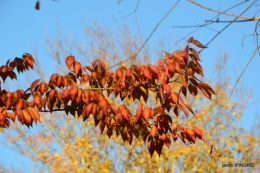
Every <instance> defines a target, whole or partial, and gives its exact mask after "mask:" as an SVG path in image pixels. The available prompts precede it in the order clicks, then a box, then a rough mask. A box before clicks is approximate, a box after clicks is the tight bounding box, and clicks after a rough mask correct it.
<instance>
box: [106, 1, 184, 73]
mask: <svg viewBox="0 0 260 173" xmlns="http://www.w3.org/2000/svg"><path fill="white" fill-rule="evenodd" d="M179 2H180V0H177V1H176V3H175V4H174V5H173V6H172V7H171V8H170V10H169V11H168V12H167V13H166V14H165V15H164V16H163V17H162V19H161V20H160V21H159V22H158V23H157V25H156V26H155V28H154V29H153V31H152V32H151V33H150V35H149V36H148V38H147V39H146V40H145V42H144V43H143V45H142V46H141V47H140V48H139V49H138V51H137V52H136V53H135V54H134V55H133V56H132V57H130V58H128V59H126V60H123V61H121V62H119V63H117V64H115V65H112V66H111V67H109V68H108V69H111V68H113V67H116V66H118V65H120V64H122V63H124V62H126V61H129V60H131V59H133V58H135V57H136V56H137V55H138V54H139V52H140V51H141V50H142V49H143V47H144V46H145V45H146V43H147V42H148V40H150V38H151V36H152V35H153V33H154V32H155V31H156V29H157V28H158V26H159V25H160V24H161V23H162V21H163V20H164V19H165V18H166V17H167V16H168V15H169V14H170V12H171V11H172V10H173V9H174V8H175V7H176V6H177V5H178V3H179ZM108 69H107V70H108Z"/></svg>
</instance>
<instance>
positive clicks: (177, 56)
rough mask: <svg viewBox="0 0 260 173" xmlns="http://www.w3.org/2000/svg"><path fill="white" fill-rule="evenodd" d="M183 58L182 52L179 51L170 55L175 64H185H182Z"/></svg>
mask: <svg viewBox="0 0 260 173" xmlns="http://www.w3.org/2000/svg"><path fill="white" fill-rule="evenodd" d="M183 56H184V54H183V51H181V50H177V51H175V52H173V53H172V57H173V58H174V60H175V62H177V63H179V64H183V65H184V64H185V62H184V59H183Z"/></svg>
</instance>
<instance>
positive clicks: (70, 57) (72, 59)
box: [66, 55, 75, 69]
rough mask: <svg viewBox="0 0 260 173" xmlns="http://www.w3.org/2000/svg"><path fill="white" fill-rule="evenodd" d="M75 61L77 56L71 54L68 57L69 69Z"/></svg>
mask: <svg viewBox="0 0 260 173" xmlns="http://www.w3.org/2000/svg"><path fill="white" fill-rule="evenodd" d="M74 62H75V57H74V56H73V55H70V56H68V57H67V58H66V65H67V67H68V69H70V68H71V66H72V64H73V63H74Z"/></svg>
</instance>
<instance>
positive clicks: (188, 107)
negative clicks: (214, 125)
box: [184, 104, 196, 117]
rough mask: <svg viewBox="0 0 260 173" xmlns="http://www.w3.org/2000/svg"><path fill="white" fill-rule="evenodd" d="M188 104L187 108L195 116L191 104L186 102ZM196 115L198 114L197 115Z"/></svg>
mask: <svg viewBox="0 0 260 173" xmlns="http://www.w3.org/2000/svg"><path fill="white" fill-rule="evenodd" d="M184 105H185V106H186V108H187V109H188V110H189V111H190V112H191V113H192V114H193V115H194V116H195V113H194V112H193V110H192V109H191V107H190V105H188V104H184ZM195 117H196V116H195Z"/></svg>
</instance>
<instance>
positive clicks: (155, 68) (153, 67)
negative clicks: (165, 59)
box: [148, 64, 159, 74]
mask: <svg viewBox="0 0 260 173" xmlns="http://www.w3.org/2000/svg"><path fill="white" fill-rule="evenodd" d="M148 67H149V68H150V69H151V71H152V72H154V73H155V74H158V72H159V69H158V67H157V66H155V65H151V64H149V65H148Z"/></svg>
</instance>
